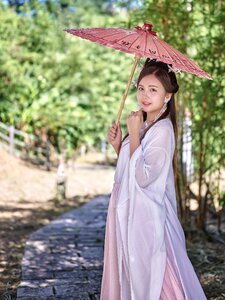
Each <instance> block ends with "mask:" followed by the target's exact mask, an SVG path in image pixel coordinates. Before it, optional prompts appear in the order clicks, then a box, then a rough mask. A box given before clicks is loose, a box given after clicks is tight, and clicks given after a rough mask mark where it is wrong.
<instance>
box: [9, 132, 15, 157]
mask: <svg viewBox="0 0 225 300" xmlns="http://www.w3.org/2000/svg"><path fill="white" fill-rule="evenodd" d="M14 136H15V128H14V126H10V127H9V153H10V154H12V155H13V154H14Z"/></svg>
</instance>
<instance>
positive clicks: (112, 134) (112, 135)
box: [108, 121, 122, 155]
mask: <svg viewBox="0 0 225 300" xmlns="http://www.w3.org/2000/svg"><path fill="white" fill-rule="evenodd" d="M121 141H122V131H121V128H120V122H118V125H116V123H115V121H113V122H112V126H111V127H110V128H109V131H108V142H109V143H110V144H111V145H112V146H113V148H114V149H115V151H116V153H117V155H119V151H120V147H121Z"/></svg>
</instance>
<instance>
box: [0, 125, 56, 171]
mask: <svg viewBox="0 0 225 300" xmlns="http://www.w3.org/2000/svg"><path fill="white" fill-rule="evenodd" d="M0 147H1V148H3V149H5V150H6V151H7V152H9V153H10V154H11V155H16V156H19V157H21V158H23V159H25V160H28V161H30V162H32V163H34V164H37V165H45V166H46V168H47V170H50V142H49V141H48V140H46V141H42V140H41V139H40V137H38V136H35V135H33V134H28V133H26V132H23V131H21V130H17V129H16V128H15V127H14V126H7V125H5V124H4V123H2V122H0Z"/></svg>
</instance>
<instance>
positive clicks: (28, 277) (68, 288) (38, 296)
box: [17, 194, 110, 300]
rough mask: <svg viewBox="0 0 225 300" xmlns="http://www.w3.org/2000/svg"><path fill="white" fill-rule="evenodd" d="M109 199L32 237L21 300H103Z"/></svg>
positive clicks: (81, 209) (72, 213)
mask: <svg viewBox="0 0 225 300" xmlns="http://www.w3.org/2000/svg"><path fill="white" fill-rule="evenodd" d="M109 197H110V195H109V194H107V195H102V196H99V197H96V198H94V199H93V200H91V201H90V202H88V203H86V204H84V205H83V206H81V207H79V208H77V209H74V210H72V211H70V212H69V213H66V214H64V215H63V216H62V217H60V218H59V219H56V220H55V221H53V222H51V223H50V224H49V225H47V226H45V227H42V228H41V229H39V230H38V231H36V232H34V233H33V234H32V235H31V237H30V239H29V241H27V243H26V248H25V253H24V257H23V260H22V278H21V283H20V285H19V287H18V289H17V299H18V300H52V299H57V300H95V299H100V287H101V278H102V268H103V253H104V252H103V251H104V248H103V245H104V237H105V222H106V216H107V209H108V202H109Z"/></svg>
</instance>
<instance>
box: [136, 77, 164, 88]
mask: <svg viewBox="0 0 225 300" xmlns="http://www.w3.org/2000/svg"><path fill="white" fill-rule="evenodd" d="M139 85H144V86H155V87H159V88H161V87H163V85H162V83H161V82H160V81H159V80H158V79H157V77H156V76H155V75H154V74H149V75H146V76H144V77H143V78H142V79H141V80H140V82H139Z"/></svg>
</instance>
